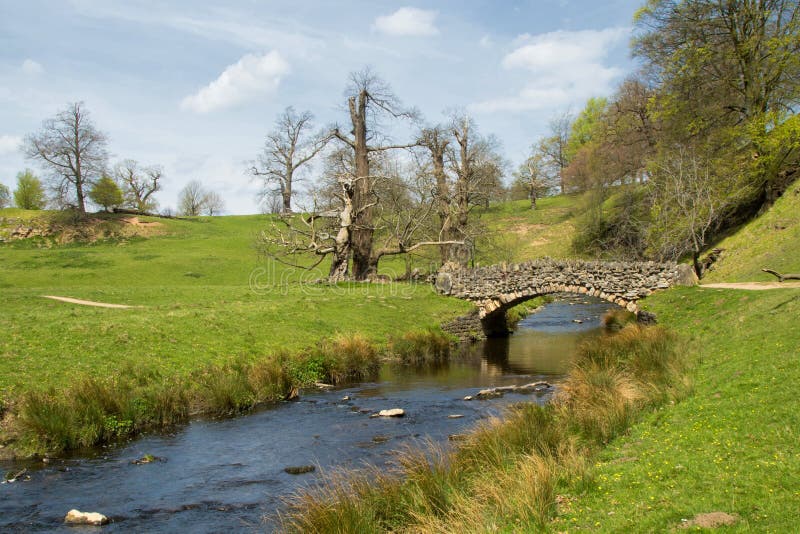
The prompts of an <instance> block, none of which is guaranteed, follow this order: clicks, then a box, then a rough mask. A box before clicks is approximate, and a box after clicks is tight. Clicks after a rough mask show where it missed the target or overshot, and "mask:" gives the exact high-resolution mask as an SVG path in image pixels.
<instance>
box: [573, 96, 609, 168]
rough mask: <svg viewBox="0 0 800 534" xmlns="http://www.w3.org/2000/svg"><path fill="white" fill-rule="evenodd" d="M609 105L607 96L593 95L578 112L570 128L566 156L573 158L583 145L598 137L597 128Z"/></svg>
mask: <svg viewBox="0 0 800 534" xmlns="http://www.w3.org/2000/svg"><path fill="white" fill-rule="evenodd" d="M607 107H608V99H607V98H605V97H592V98H590V99H589V100H588V101H587V102H586V106H585V107H584V108H583V110H582V111H581V112H580V113H578V116H577V117H575V120H574V121H572V125H571V126H570V130H569V137H568V139H567V146H566V157H567V160H568V161H569V160H571V159H572V158H573V157H575V154H576V153H577V152H578V150H580V149H581V147H583V146H585V145H587V144H588V143H590V142H591V141H592V139H594V138H596V137H597V133H598V132H597V130H598V128H599V127H600V121H601V120H602V118H603V114H604V113H605V111H606V108H607Z"/></svg>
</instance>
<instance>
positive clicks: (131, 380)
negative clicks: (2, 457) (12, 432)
mask: <svg viewBox="0 0 800 534" xmlns="http://www.w3.org/2000/svg"><path fill="white" fill-rule="evenodd" d="M155 376H157V375H155ZM188 414H189V397H188V395H187V393H186V388H185V386H184V385H183V383H181V382H177V381H175V380H163V379H161V378H160V377H158V379H153V380H152V381H149V382H142V379H141V376H140V375H137V374H133V375H127V376H116V377H110V378H84V379H82V380H79V381H78V382H76V384H75V385H74V386H73V387H72V388H69V389H67V390H63V391H58V392H57V391H55V390H49V391H36V390H32V391H29V392H27V393H26V394H24V395H23V397H22V400H21V402H20V407H19V413H18V418H17V425H18V428H17V430H18V431H19V433H20V434H22V437H23V441H25V442H26V446H27V447H30V448H31V449H32V450H35V451H47V452H60V451H63V450H68V449H77V448H82V447H90V446H93V445H97V444H99V443H106V442H110V441H114V440H117V439H120V438H124V437H128V436H131V435H134V434H136V433H139V432H141V431H144V430H147V429H150V428H162V427H165V426H169V425H173V424H177V423H180V422H183V421H185V420H186V418H187V417H188Z"/></svg>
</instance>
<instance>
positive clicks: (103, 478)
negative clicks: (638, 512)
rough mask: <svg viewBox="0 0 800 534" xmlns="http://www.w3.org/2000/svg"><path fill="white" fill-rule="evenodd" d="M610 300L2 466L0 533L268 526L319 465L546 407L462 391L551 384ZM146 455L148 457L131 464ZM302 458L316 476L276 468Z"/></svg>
mask: <svg viewBox="0 0 800 534" xmlns="http://www.w3.org/2000/svg"><path fill="white" fill-rule="evenodd" d="M612 306H613V305H611V304H609V303H607V302H605V301H602V300H599V299H594V298H589V297H564V298H563V299H559V300H557V301H555V302H553V303H551V304H548V305H546V306H545V307H544V308H543V309H542V310H540V311H539V312H538V313H536V314H533V315H531V316H529V317H527V318H525V319H524V320H523V321H521V322H520V324H519V326H518V329H517V331H516V332H515V333H514V334H513V335H512V336H510V337H508V338H503V339H491V340H488V341H486V342H483V343H476V344H474V345H473V346H472V347H470V350H469V351H467V353H466V354H463V355H462V356H461V357H459V358H454V359H453V361H451V362H450V363H449V364H447V365H443V366H438V367H435V368H431V367H428V368H422V369H413V368H408V367H397V366H390V365H387V366H384V367H383V368H382V369H381V372H380V376H379V378H378V379H377V380H376V381H375V382H374V383H362V384H358V385H356V386H353V387H345V388H338V389H336V390H333V391H305V392H303V395H302V396H301V398H300V400H298V401H292V402H285V403H281V404H278V405H277V406H273V407H266V408H263V409H260V410H258V411H256V412H254V413H251V414H249V415H247V416H243V417H236V418H230V419H222V420H197V421H193V422H192V423H191V424H189V425H186V426H184V427H181V428H179V429H177V430H176V431H175V432H174V433H170V434H155V435H147V436H140V437H139V438H137V439H135V440H133V441H131V442H129V443H126V444H124V445H114V446H110V447H108V448H103V449H98V450H95V451H93V452H92V453H91V454H88V455H87V454H86V453H83V456H81V457H72V458H60V459H53V460H51V461H50V462H49V463H47V464H44V463H42V462H41V461H37V462H0V471H2V472H13V473H16V472H18V471H20V470H22V469H25V468H27V469H28V472H27V474H28V475H29V477H30V478H28V479H26V477H21V479H20V480H18V481H17V482H14V483H7V484H2V485H0V532H75V527H68V526H66V525H64V523H63V520H64V515H65V514H66V513H67V511H69V510H70V509H72V508H77V509H79V510H81V511H88V512H100V513H102V514H105V515H107V516H108V517H109V518H111V521H112V522H111V523H110V524H109V525H107V526H105V527H102V529H103V531H104V532H193V533H196V532H221V531H226V532H253V531H263V530H269V528H270V526H269V524H265V523H264V517H265V516H269V515H271V514H274V513H275V511H276V510H278V509H279V508H280V506H281V503H282V502H283V499H284V498H285V497H286V496H287V495H289V494H291V493H292V491H294V490H296V489H297V488H298V487H299V486H300V485H305V484H310V483H313V482H314V481H315V480H316V479H317V477H318V476H319V474H320V472H321V471H324V470H325V469H330V468H342V467H351V466H361V465H364V464H365V463H369V464H373V465H378V466H383V465H389V464H390V463H391V461H392V458H393V457H394V454H395V453H396V451H397V450H398V449H399V448H401V447H403V446H406V445H408V444H415V443H418V442H421V441H422V440H425V439H431V440H434V441H437V442H445V443H446V442H447V441H448V436H449V435H451V434H458V433H461V432H465V431H467V430H468V429H469V428H471V427H473V426H474V425H475V424H476V423H477V422H478V421H480V420H481V419H484V418H486V417H489V416H491V415H496V414H499V413H500V412H501V411H502V408H503V406H504V405H506V404H508V403H510V402H518V401H531V402H540V403H544V402H547V400H548V399H549V398H550V396H551V395H552V390H550V391H547V392H540V393H536V394H533V395H517V394H507V395H505V396H504V397H502V398H498V399H492V400H486V401H479V400H473V401H465V400H464V397H465V396H467V395H474V394H475V393H476V392H477V391H478V390H479V389H482V388H486V387H494V386H503V385H510V384H525V383H528V382H534V381H540V380H544V381H548V382H550V383H554V384H557V382H558V380H559V379H560V378H561V377H562V376H563V374H564V373H565V372H566V371H567V369H568V367H569V363H570V360H571V357H572V355H573V354H574V352H575V348H576V347H577V345H578V344H579V343H580V342H581V341H582V340H584V339H586V337H587V336H593V335H598V333H599V332H600V317H601V316H602V314H603V313H604V312H605V311H606V310H607V309H609V308H610V307H612ZM577 321H580V322H577ZM388 408H402V409H404V410H405V412H406V416H405V417H402V418H371V417H370V416H369V414H370V413H371V412H375V411H378V410H381V409H388ZM451 415H461V416H463V417H461V418H451V417H449V416H451ZM145 455H152V456H153V457H155V458H156V460H155V461H153V462H151V463H145V464H142V463H136V461H137V460H139V459H141V458H143V457H144V456H145ZM309 464H311V465H316V466H317V470H316V472H313V473H307V474H303V475H290V474H287V473H286V472H284V468H285V467H287V466H300V465H309ZM23 479H24V480H23ZM83 528H87V529H89V530H94V528H89V527H83Z"/></svg>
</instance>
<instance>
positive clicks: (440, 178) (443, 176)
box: [420, 126, 453, 264]
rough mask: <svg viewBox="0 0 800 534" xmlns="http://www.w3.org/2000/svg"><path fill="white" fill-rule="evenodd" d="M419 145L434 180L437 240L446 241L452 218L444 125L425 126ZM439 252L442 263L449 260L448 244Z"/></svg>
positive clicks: (450, 230)
mask: <svg viewBox="0 0 800 534" xmlns="http://www.w3.org/2000/svg"><path fill="white" fill-rule="evenodd" d="M420 145H422V146H423V147H425V148H426V149H427V150H428V152H429V155H430V160H431V173H432V175H433V180H434V191H433V197H434V198H435V199H436V216H437V219H438V226H439V240H440V241H447V240H449V239H450V237H451V236H452V233H453V231H452V227H453V219H452V213H451V212H450V203H451V202H452V198H451V193H450V182H449V180H448V177H447V172H446V170H445V155H446V153H447V147H448V146H449V145H450V136H449V135H448V132H447V129H446V128H445V127H444V126H435V127H432V128H426V129H425V130H423V131H422V136H421V138H420ZM439 253H440V255H441V258H442V264H444V263H446V262H448V261H449V260H450V245H441V246H440V247H439Z"/></svg>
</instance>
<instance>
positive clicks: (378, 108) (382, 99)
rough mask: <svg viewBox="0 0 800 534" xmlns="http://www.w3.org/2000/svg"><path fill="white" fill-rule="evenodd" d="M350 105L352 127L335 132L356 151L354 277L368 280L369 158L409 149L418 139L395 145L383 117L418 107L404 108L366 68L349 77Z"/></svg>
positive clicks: (372, 201) (411, 115) (351, 183)
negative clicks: (386, 136)
mask: <svg viewBox="0 0 800 534" xmlns="http://www.w3.org/2000/svg"><path fill="white" fill-rule="evenodd" d="M346 94H347V95H348V96H347V105H348V111H349V115H350V122H351V124H352V128H351V129H350V132H349V133H345V132H342V131H341V129H340V128H339V127H334V128H333V132H332V135H333V136H334V137H336V138H337V139H338V140H339V141H341V142H342V143H344V144H345V145H346V146H347V147H349V148H350V150H351V151H352V154H353V174H352V179H348V180H346V182H347V183H348V185H347V188H346V189H347V190H348V191H350V190H352V195H351V196H350V193H349V192H348V193H347V194H346V196H348V197H349V199H350V202H351V204H352V206H351V209H352V215H351V216H352V229H351V231H350V239H351V246H350V248H351V250H352V255H353V277H354V278H355V279H356V280H364V279H366V278H367V277H368V276H369V274H370V273H372V272H373V271H374V268H375V264H374V257H373V254H372V244H373V234H374V232H375V209H374V208H375V206H376V204H377V198H376V196H375V191H374V181H375V177H374V176H373V175H372V174H371V173H370V157H371V156H372V155H373V154H376V153H380V152H383V151H385V150H391V149H396V148H409V147H411V146H415V145H416V142H414V143H409V144H399V145H395V144H392V143H390V142H386V140H385V139H382V138H381V137H382V136H381V134H380V130H381V128H380V120H381V119H383V118H387V117H388V118H392V119H401V118H404V119H415V118H416V116H417V113H416V111H415V110H410V109H405V108H403V107H402V106H401V105H400V102H399V100H398V99H397V97H396V96H395V95H394V93H393V92H392V91H391V89H390V87H389V86H388V84H387V83H386V82H384V81H383V80H381V79H380V78H378V77H377V76H376V75H375V74H374V73H373V72H372V70H370V69H369V68H366V69H364V70H362V71H360V72H357V73H354V74H352V75H351V76H350V85H349V86H348V88H347V90H346Z"/></svg>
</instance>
